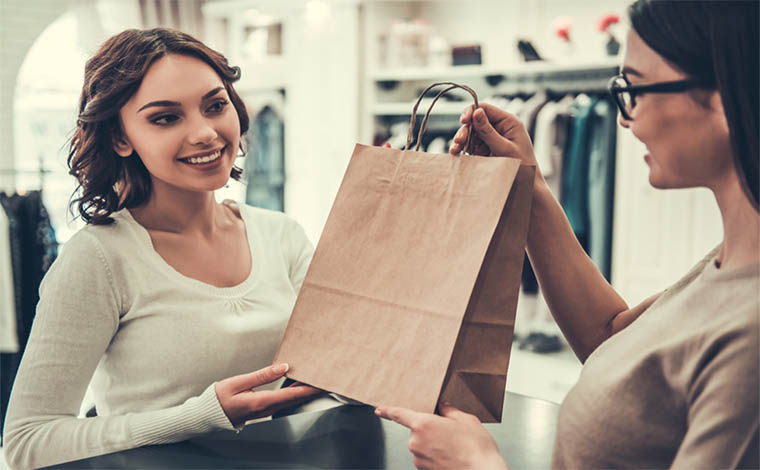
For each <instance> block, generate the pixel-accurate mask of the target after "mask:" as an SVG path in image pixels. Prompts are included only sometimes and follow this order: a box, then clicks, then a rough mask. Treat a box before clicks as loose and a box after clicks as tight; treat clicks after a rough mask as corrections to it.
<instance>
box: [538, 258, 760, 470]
mask: <svg viewBox="0 0 760 470" xmlns="http://www.w3.org/2000/svg"><path fill="white" fill-rule="evenodd" d="M717 252H718V249H717V248H716V249H715V250H713V251H712V252H711V253H710V254H709V255H708V256H707V257H705V258H704V259H703V260H702V261H701V262H700V263H699V264H697V266H696V267H695V268H694V269H692V270H691V271H690V272H689V273H688V274H687V275H686V276H685V277H684V278H683V279H681V280H680V281H679V282H678V283H676V284H675V285H674V286H673V287H671V288H670V289H668V290H667V291H666V292H665V293H664V294H663V295H662V296H661V297H660V298H659V299H658V300H657V301H656V302H655V303H654V304H652V306H651V307H650V308H649V309H647V311H646V312H644V313H643V314H642V315H641V316H640V317H639V318H638V319H636V321H634V322H633V323H632V324H631V325H629V326H628V327H627V328H625V329H624V330H623V331H621V332H619V333H617V334H616V335H614V336H613V337H611V338H610V339H608V340H607V341H605V342H604V343H602V344H601V345H600V346H599V347H598V348H597V349H596V350H595V351H594V352H593V353H592V354H591V355H590V356H589V358H588V360H587V361H586V364H585V365H584V367H583V371H582V373H581V377H580V379H579V381H578V383H577V384H576V385H575V387H573V389H572V390H571V391H570V393H569V394H568V395H567V397H566V399H565V401H564V403H563V404H562V407H561V409H560V415H559V423H558V429H557V442H556V446H555V451H554V458H553V467H555V468H584V469H587V468H621V467H627V468H684V469H699V468H705V469H707V468H709V469H718V468H737V467H738V468H758V467H760V462H758V449H759V448H760V443H759V442H758V394H759V393H760V390H759V388H760V387H759V384H758V383H759V381H760V378H759V376H760V375H759V374H758V356H759V355H760V347H759V340H758V338H759V336H760V334H759V331H760V265H755V266H749V267H746V268H740V269H736V270H724V269H718V268H716V266H715V263H714V260H715V256H716V254H717Z"/></svg>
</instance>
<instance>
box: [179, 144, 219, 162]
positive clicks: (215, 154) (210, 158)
mask: <svg viewBox="0 0 760 470" xmlns="http://www.w3.org/2000/svg"><path fill="white" fill-rule="evenodd" d="M225 148H226V147H224V148H221V149H220V150H217V151H216V152H212V153H209V154H208V155H202V156H199V157H188V158H180V159H179V161H181V162H184V163H189V164H191V165H202V164H204V163H210V162H213V161H214V160H218V159H219V158H220V157H221V156H222V152H223V151H224V149H225Z"/></svg>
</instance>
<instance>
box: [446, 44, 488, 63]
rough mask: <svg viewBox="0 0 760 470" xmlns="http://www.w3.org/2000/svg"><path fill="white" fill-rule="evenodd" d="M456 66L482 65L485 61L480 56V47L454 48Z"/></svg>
mask: <svg viewBox="0 0 760 470" xmlns="http://www.w3.org/2000/svg"><path fill="white" fill-rule="evenodd" d="M451 57H452V63H453V64H454V65H480V64H482V63H483V59H482V57H481V55H480V45H479V44H475V45H468V46H454V47H452V48H451Z"/></svg>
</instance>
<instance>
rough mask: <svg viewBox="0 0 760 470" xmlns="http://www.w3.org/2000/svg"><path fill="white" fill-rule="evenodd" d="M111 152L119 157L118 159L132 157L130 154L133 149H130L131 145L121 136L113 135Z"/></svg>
mask: <svg viewBox="0 0 760 470" xmlns="http://www.w3.org/2000/svg"><path fill="white" fill-rule="evenodd" d="M113 150H114V151H115V152H116V153H117V154H118V155H119V156H120V157H124V158H126V157H129V156H130V155H132V152H134V150H135V149H134V147H132V144H130V143H129V139H128V138H127V137H126V136H125V135H123V134H120V135H116V134H115V135H114V136H113Z"/></svg>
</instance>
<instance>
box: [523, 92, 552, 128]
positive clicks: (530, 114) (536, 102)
mask: <svg viewBox="0 0 760 470" xmlns="http://www.w3.org/2000/svg"><path fill="white" fill-rule="evenodd" d="M548 102H549V99H548V97H547V96H546V92H545V91H543V90H541V91H539V92H538V93H536V94H535V95H533V96H531V97H530V98H529V99H528V100H527V101H526V102H525V104H523V106H522V109H521V110H520V115H519V118H520V121H522V122H523V124H524V125H525V130H526V131H528V135H529V136H530V138H531V140H533V137H534V136H535V132H536V118H537V117H538V113H539V112H541V109H542V108H543V107H544V106H546V104H547V103H548Z"/></svg>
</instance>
